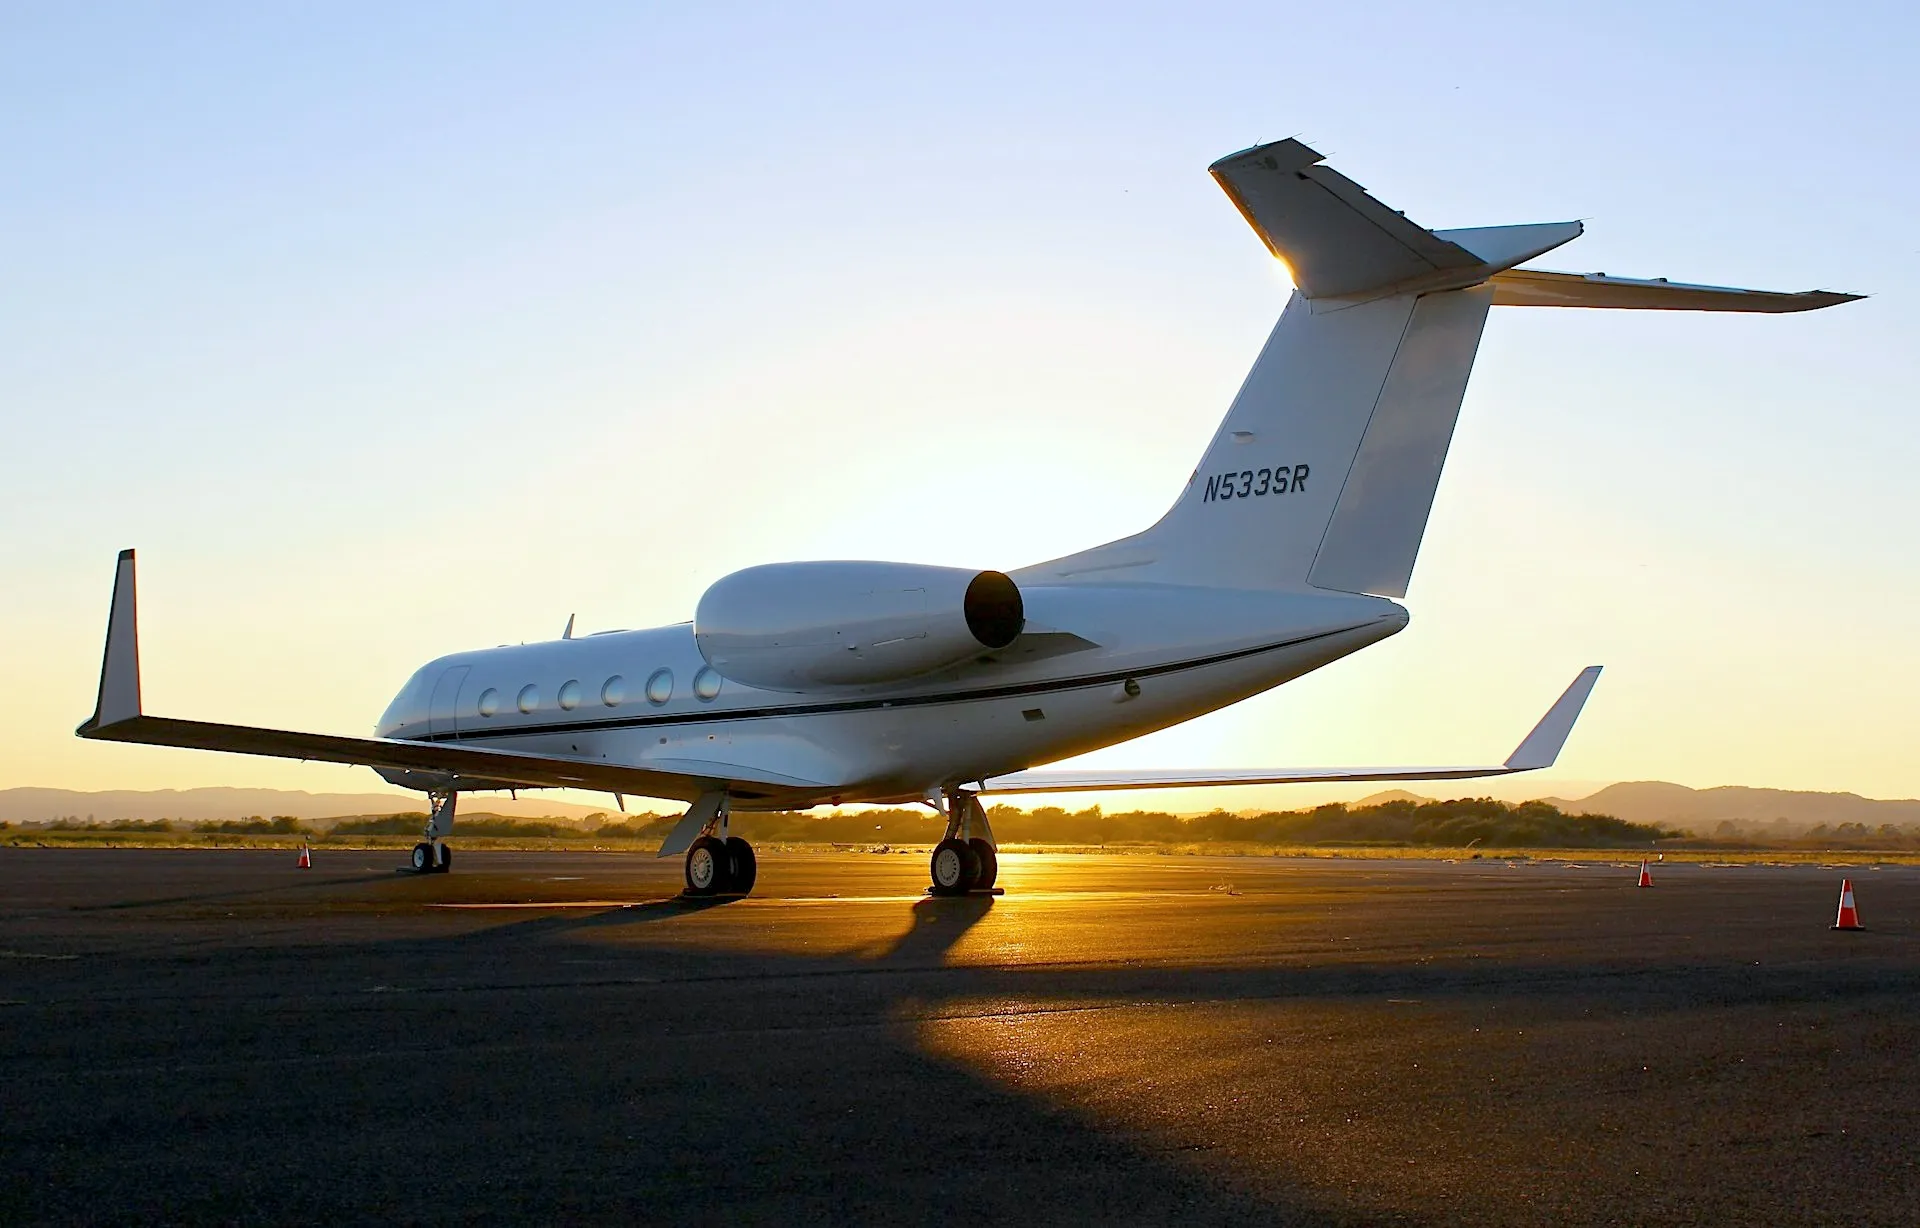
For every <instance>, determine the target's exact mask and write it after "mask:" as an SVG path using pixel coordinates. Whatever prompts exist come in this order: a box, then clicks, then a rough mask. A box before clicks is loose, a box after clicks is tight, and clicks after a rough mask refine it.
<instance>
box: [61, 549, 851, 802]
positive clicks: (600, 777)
mask: <svg viewBox="0 0 1920 1228" xmlns="http://www.w3.org/2000/svg"><path fill="white" fill-rule="evenodd" d="M74 732H75V733H76V734H78V735H79V736H80V737H83V738H91V739H94V740H97V741H102V742H137V743H141V744H144V745H148V746H179V747H186V748H189V749H193V750H218V751H228V752H231V753H234V754H241V755H265V756H269V757H272V758H277V759H305V760H314V761H318V762H322V763H346V764H352V765H354V766H358V767H370V768H375V769H377V770H381V771H384V772H396V773H404V774H405V775H404V776H403V777H402V779H401V780H395V781H394V783H396V784H400V783H403V782H404V783H405V784H406V785H407V786H408V787H411V788H419V789H459V790H485V789H514V788H518V789H589V790H593V791H595V792H602V793H633V794H638V795H640V796H643V797H663V798H676V799H679V800H682V801H694V800H696V799H698V798H699V797H701V796H702V795H704V794H709V793H713V792H715V791H716V790H724V789H725V788H726V787H727V786H728V785H729V784H754V785H769V786H774V787H779V788H800V789H817V788H820V787H822V786H821V785H820V784H819V783H818V782H816V781H810V780H800V779H797V778H793V777H787V776H782V775H780V774H778V773H773V772H766V771H761V770H757V769H746V768H741V767H738V766H736V765H732V764H722V763H691V762H690V763H684V764H677V765H676V767H680V768H684V769H685V770H662V769H660V768H639V767H630V766H627V765H623V764H615V763H608V762H605V761H603V760H589V759H566V758H561V757H558V756H552V755H530V754H524V753H522V752H519V751H509V750H494V749H491V748H487V747H478V746H449V745H446V744H444V743H439V742H413V741H407V740H405V739H400V738H353V737H343V736H340V735H338V734H326V733H300V732H296V731H293V730H288V729H262V728H258V727H255V726H250V725H221V724H214V723H212V722H208V721H186V720H176V719H174V718H171V717H162V716H148V715H147V714H146V713H145V712H143V711H142V710H141V701H140V629H139V619H138V613H137V598H136V595H135V584H134V557H133V551H131V550H122V551H121V552H120V560H119V564H118V567H117V569H116V570H115V573H114V581H113V607H112V610H111V612H110V613H109V614H108V616H107V645H106V654H105V659H104V660H103V662H102V664H101V669H100V692H99V697H98V699H97V701H96V703H95V705H94V711H93V715H92V716H91V717H90V718H88V720H87V722H86V723H85V724H83V725H81V726H80V727H79V728H78V729H76V730H74ZM390 779H391V778H390Z"/></svg>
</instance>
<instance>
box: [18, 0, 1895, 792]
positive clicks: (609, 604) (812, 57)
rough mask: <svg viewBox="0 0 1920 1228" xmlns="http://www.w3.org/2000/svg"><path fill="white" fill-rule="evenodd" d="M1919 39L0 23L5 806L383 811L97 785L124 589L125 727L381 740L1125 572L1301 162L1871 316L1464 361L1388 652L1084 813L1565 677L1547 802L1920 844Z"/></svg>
mask: <svg viewBox="0 0 1920 1228" xmlns="http://www.w3.org/2000/svg"><path fill="white" fill-rule="evenodd" d="M1916 45H1920V17H1916V15H1915V13H1914V11H1913V10H1911V9H1910V8H1909V7H1907V6H1899V5H1893V4H1886V5H1873V4H1857V5H1845V6H1809V5H1801V4H1793V5H1788V4H1753V3H1747V4H1739V5H1733V4H1726V5H1706V4H1701V5H1685V6H1681V5H1674V4H1617V5H1610V6H1607V9H1606V11H1605V12H1604V14H1603V13H1601V12H1600V11H1599V10H1596V9H1594V8H1593V6H1573V5H1567V6H1550V5H1536V4H1528V5H1486V4H1481V5H1475V4H1455V5H1433V4H1430V3H1428V4H1419V5H1410V4H1409V5H1401V4H1392V3H1376V4H1370V5H1365V6H1351V5H1344V6H1343V5H1328V4H1318V5H1312V6H1292V5H1286V4H1276V3H1265V4H1259V5H1238V4H1203V3H1202V4H1196V3H1181V4H1167V5H1132V4H1114V3H1102V4H1098V5H1095V4H1086V5H1045V4H1031V3H1023V4H1009V5H999V4H991V3H988V4H971V5H967V6H949V7H945V8H940V9H933V8H931V7H930V6H902V5H883V4H872V5H843V4H823V5H813V6H789V5H733V4H704V5H699V6H684V7H680V8H674V7H667V6H646V5H632V4H587V3H574V4H542V5H533V4H516V5H501V4H483V3H460V4H433V3H425V2H422V3H413V4H408V5H404V6H395V5H373V4H331V5H299V4H286V5H254V4H233V5H217V4H180V5H169V6H153V5H134V4H124V5H115V4H96V5H86V6H80V5H57V4H38V3H14V4H8V5H5V6H0V115H5V116H6V117H7V118H6V120H5V122H4V123H0V167H4V168H5V169H4V171H0V175H3V176H4V190H0V479H3V480H4V487H3V489H0V678H4V681H5V687H6V692H7V695H8V698H9V702H8V703H6V704H4V705H0V788H4V787H9V786H15V785H39V786H53V787H64V788H76V789H109V788H159V787H178V788H185V787H192V786H198V785H222V784H225V785H246V786H273V787H285V788H301V789H309V790H316V791H317V790H335V789H339V790H350V791H365V790H366V789H368V788H369V787H377V786H378V782H377V779H376V778H375V777H373V776H372V775H371V773H368V772H366V771H364V770H360V769H352V768H342V767H331V766H323V765H311V764H296V763H283V762H278V761H273V760H265V759H248V758H240V757H230V756H217V755H211V754H206V753H201V752H194V751H185V750H168V749H158V748H147V747H131V746H112V745H104V744H94V743H86V742H81V741H79V740H77V739H75V738H74V737H73V736H72V729H73V727H74V726H75V725H76V724H77V723H79V722H80V721H81V720H82V719H84V718H85V717H86V715H87V713H88V712H89V711H90V710H91V708H92V701H93V691H94V686H95V679H96V677H97V673H98V669H99V656H100V641H101V635H102V632H103V628H104V620H105V616H106V606H107V598H108V594H109V590H110V586H111V578H112V564H113V557H114V553H115V551H117V550H119V549H122V548H124V547H128V546H134V547H138V549H139V551H140V559H141V575H140V582H141V618H142V656H143V664H144V667H145V698H146V706H147V709H148V710H149V711H152V712H159V713H162V714H166V715H175V716H183V717H197V718H202V719H214V720H228V721H235V722H242V723H256V724H266V725H275V726H281V727H288V728H297V729H313V730H322V731H329V732H342V733H355V734H357V733H366V732H368V731H370V729H371V726H372V723H373V721H374V719H375V718H376V717H377V716H378V715H379V713H380V711H381V710H382V708H384V706H385V704H386V702H387V700H388V699H389V698H390V697H391V695H392V693H393V692H394V691H395V690H397V689H398V687H399V686H400V684H401V683H402V682H403V681H404V680H405V679H406V678H407V676H408V675H409V674H410V673H411V671H412V670H413V669H414V668H415V667H416V666H418V665H419V664H421V663H422V662H424V661H425V660H427V659H430V658H432V657H434V656H437V655H440V654H442V653H444V652H449V651H454V650H458V649H462V648H469V647H476V646H485V645H492V644H497V643H505V642H517V641H521V640H532V639H542V638H550V637H553V636H556V635H558V634H559V632H560V629H561V627H562V626H563V625H564V624H565V622H566V620H567V618H568V616H569V615H570V614H573V615H577V616H578V619H579V626H580V628H581V629H582V630H596V629H602V628H607V627H636V626H648V625H654V624H658V623H665V622H675V621H680V620H683V619H686V618H688V617H690V615H691V613H692V609H693V606H694V603H695V602H696V601H697V600H698V597H699V595H700V593H701V592H702V591H703V589H704V588H705V587H706V585H708V584H709V583H711V582H712V581H713V580H715V579H717V578H719V577H720V576H721V575H723V574H725V573H727V572H728V571H731V570H733V569H735V568H738V567H741V566H746V565H749V564H753V563H758V562H767V561H775V560H782V559H800V558H881V559H902V560H909V561H919V562H930V563H942V564H952V565H965V566H982V567H996V568H1001V569H1012V568H1014V567H1017V566H1020V565H1022V564H1025V563H1030V562H1034V561H1038V560H1041V559H1044V558H1048V557H1052V556H1055V555H1058V554H1063V553H1067V552H1070V551H1072V550H1075V549H1079V548H1082V547H1085V546H1087V545H1091V544H1093V543H1096V542H1099V541H1104V540H1107V539H1110V538H1113V537H1118V536H1121V535H1124V534H1126V533H1130V532H1133V531H1135V530H1137V529H1139V528H1141V527H1144V526H1145V525H1146V524H1147V523H1149V522H1150V521H1152V520H1153V519H1154V518H1155V517H1156V516H1157V515H1158V514H1159V513H1160V512H1161V511H1162V510H1163V509H1164V508H1165V507H1166V506H1167V505H1168V504H1169V503H1170V502H1171V501H1172V499H1173V498H1174V496H1175V495H1176V494H1178V492H1179V491H1180V489H1181V486H1182V484H1183V482H1184V481H1185V479H1186V477H1187V474H1188V473H1189V471H1190V470H1191V468H1192V466H1193V464H1194V462H1195V461H1196V460H1197V459H1198V457H1199V455H1200V453H1201V451H1202V450H1203V448H1204V446H1205V444H1206V441H1207V440H1208V438H1209V437H1210V436H1211V434H1212V432H1213V430H1214V428H1215V427H1216V425H1217V424H1218V421H1219V419H1220V417H1221V415H1222V414H1223V413H1224V412H1225V409H1226V406H1227V403H1228V401H1229V400H1230V399H1231V397H1232V396H1233V393H1234V391H1235V389H1236V388H1237V387H1238V385H1239V382H1240V380H1241V379H1242V377H1243V376H1244V375H1245V373H1246V370H1247V368H1248V366H1249V365H1250V363H1251V362H1252V360H1253V357H1254V355H1255V354H1256V352H1257V351H1258V349H1259V347H1260V344H1261V342H1262V340H1263V339H1264V337H1265V335H1266V333H1267V331H1268V330H1269V329H1270V328H1271V326H1272V323H1273V320H1274V318H1275V317H1276V316H1277V315H1278V313H1279V311H1280V309H1281V307H1282V305H1283V304H1284V301H1285V298H1286V295H1287V293H1288V286H1287V283H1286V280H1285V270H1284V267H1283V266H1280V265H1279V264H1277V263H1276V262H1275V261H1273V260H1272V259H1271V258H1270V257H1268V256H1267V255H1266V253H1265V251H1264V249H1263V248H1262V247H1261V245H1260V243H1259V242H1258V240H1257V239H1256V238H1255V237H1254V235H1253V234H1252V232H1251V231H1249V230H1248V228H1247V227H1246V225H1245V224H1244V222H1242V220H1241V219H1240V218H1239V216H1238V215H1237V214H1236V213H1235V211H1234V209H1233V207H1232V206H1231V205H1230V204H1229V202H1228V201H1227V200H1226V199H1225V197H1224V196H1223V195H1222V194H1221V193H1220V191H1219V189H1218V188H1217V187H1216V186H1215V185H1214V183H1213V182H1212V180H1211V179H1210V178H1209V176H1208V175H1207V174H1206V166H1207V164H1208V163H1209V162H1211V161H1212V160H1214V159H1215V158H1217V157H1219V156H1221V155H1223V154H1225V153H1228V152H1231V151H1234V150H1236V149H1240V148H1243V147H1245V146H1248V145H1252V144H1255V143H1257V142H1260V141H1264V140H1272V139H1277V138H1280V137H1285V136H1295V135H1297V136H1300V137H1302V138H1303V139H1305V140H1307V141H1309V142H1310V143H1312V144H1314V145H1315V147H1316V148H1318V149H1319V150H1321V151H1322V152H1323V153H1325V154H1326V155H1327V156H1328V161H1329V164H1330V165H1332V166H1334V167H1335V168H1337V169H1339V170H1340V171H1342V172H1343V173H1345V174H1347V175H1349V176H1351V177H1352V178H1354V179H1356V180H1358V181H1359V182H1360V183H1362V184H1364V185H1366V186H1367V188H1368V189H1369V190H1371V191H1372V192H1373V193H1374V194H1375V195H1377V196H1378V197H1380V198H1381V199H1382V200H1384V201H1386V202H1387V203H1388V204H1390V205H1391V206H1393V207H1394V208H1398V209H1403V210H1405V211H1406V212H1407V213H1408V214H1409V216H1411V217H1412V218H1414V219H1415V220H1416V221H1419V222H1421V223H1422V224H1424V225H1427V226H1430V227H1435V228H1445V227H1453V226H1475V225H1495V224H1502V223H1518V222H1537V221H1554V220H1562V219H1567V218H1580V219H1584V220H1585V221H1586V223H1587V235H1586V237H1584V238H1582V239H1580V240H1579V241H1577V242H1576V243H1574V244H1571V245H1569V246H1568V247H1566V248H1563V249H1561V250H1560V251H1556V252H1554V253H1552V254H1551V256H1550V257H1549V258H1547V259H1546V260H1545V261H1542V262H1541V263H1542V264H1543V265H1544V266H1545V267H1553V268H1568V269H1574V270H1576V271H1606V272H1610V273H1615V274H1621V275H1628V276H1648V277H1652V276H1666V277H1671V278H1674V279H1676V280H1690V281H1702V282H1711V283H1717V284H1728V285H1742V286H1752V287H1757V288H1765V289H1784V290H1799V289H1808V288H1814V287H1822V288H1831V289H1839V290H1848V291H1853V292H1857V293H1865V294H1869V295H1871V296H1873V297H1871V298H1869V299H1868V300H1866V301H1864V302H1861V303H1855V304H1851V305H1848V306H1844V307H1839V308H1835V309H1832V310H1829V311H1824V312H1819V313H1815V314H1811V315H1804V316H1785V317H1777V318H1776V317H1754V316H1696V315H1680V314H1669V313H1658V312H1618V313H1608V312H1583V311H1553V310H1525V309H1501V310H1497V311H1496V312H1495V314H1494V318H1493V319H1492V321H1491V323H1490V325H1489V327H1488V330H1487V334H1486V338H1485V340H1484V342H1483V344H1482V346H1481V350H1480V360H1479V363H1478V366H1477V367H1476V370H1475V373H1474V376H1473V381H1472V383H1471V385H1470V387H1469V389H1468V392H1467V397H1466V404H1465V407H1464V409H1463V412H1462V415H1461V422H1460V427H1459V430H1458V432H1457V434H1456V436H1455V439H1454V444H1453V449H1452V452H1451V454H1450V457H1449V461H1448V466H1447V471H1446V475H1445V477H1444V479H1443V481H1442V483H1441V487H1440V492H1439V496H1438V499H1437V500H1436V503H1435V506H1434V510H1433V515H1432V519H1431V521H1430V523H1429V526H1428V531H1427V536H1426V541H1425V545H1424V548H1423V550H1422V553H1421V558H1420V562H1419V565H1418V567H1417V569H1416V570H1415V572H1414V576H1413V583H1412V588H1411V591H1410V592H1409V594H1408V596H1407V598H1406V600H1405V604H1406V605H1407V606H1408V608H1409V609H1410V610H1411V611H1412V613H1413V621H1412V624H1411V626H1410V627H1409V629H1408V630H1407V631H1405V632H1403V633H1402V634H1400V635H1399V636H1397V637H1395V638H1394V639H1392V640H1389V641H1387V642H1385V643H1383V644H1381V645H1378V646H1375V647H1373V648H1371V649H1368V650H1367V651H1365V652H1363V653H1361V654H1359V655H1357V656H1355V657H1353V658H1349V659H1348V660H1346V661H1343V662H1340V663H1337V664H1335V665H1333V666H1331V667H1328V668H1327V669H1324V670H1322V671H1320V672H1319V673H1317V674H1315V675H1312V676H1309V677H1308V678H1305V679H1302V680H1300V681H1298V682H1295V683H1292V684H1289V685H1288V686H1286V687H1284V688H1282V689H1280V690H1278V691H1275V692H1271V693H1269V694H1267V695H1265V696H1262V697H1259V698H1256V699H1254V700H1250V701H1247V702H1245V703H1243V704H1240V705H1237V706H1235V707H1233V708H1230V709H1228V710H1225V711H1223V712H1220V713H1216V714H1214V715H1212V716H1209V717H1206V718H1203V719H1201V720H1198V721H1194V722H1192V723H1190V724H1188V725H1185V726H1182V727H1179V728H1177V729H1173V730H1169V731H1166V732H1163V733H1160V734H1156V735H1153V736H1151V737H1148V738H1144V739H1141V740H1139V741H1136V742H1133V743H1129V744H1127V745H1124V746H1120V747H1114V748H1110V749H1108V750H1106V751H1103V752H1100V753H1099V754H1098V755H1096V756H1093V757H1091V758H1090V759H1089V760H1088V761H1087V762H1089V763H1092V764H1098V765H1101V766H1110V767H1200V766H1280V765H1289V764H1342V763H1383V762H1384V763H1394V762H1437V763H1445V762H1453V761H1462V760H1465V761H1479V760H1486V759H1498V758H1501V757H1504V756H1505V754H1506V753H1507V752H1508V751H1509V750H1510V749H1511V748H1512V746H1513V745H1514V744H1515V743H1516V742H1517V741H1518V740H1519V738H1520V736H1521V735H1522V734H1523V733H1524V732H1525V731H1526V729H1527V728H1528V727H1529V726H1530V725H1531V724H1532V722H1533V721H1534V720H1535V719H1536V718H1537V717H1538V715H1539V713H1540V712H1541V711H1543V710H1544V709H1545V707H1546V705H1547V703H1548V702H1549V701H1550V700H1551V699H1552V698H1553V697H1554V696H1555V695H1557V694H1558V693H1559V691H1560V689H1561V688H1562V687H1563V686H1564V685H1565V684H1566V682H1567V680H1568V679H1570V678H1571V677H1572V676H1573V674H1574V673H1575V672H1576V671H1577V670H1578V669H1579V668H1580V667H1581V666H1584V665H1587V664H1590V663H1599V664H1604V665H1605V666H1606V667H1607V673H1606V675H1605V676H1604V677H1603V679H1602V681H1601V683H1600V686H1599V688H1598V690H1597V691H1596V692H1595V694H1594V696H1593V699H1592V701H1591V703H1590V704H1589V706H1588V709H1587V712H1586V715H1585V716H1584V718H1583V719H1582V721H1581V723H1580V725H1579V726H1578V728H1577V729H1576V730H1575V732H1574V735H1573V738H1572V740H1571V742H1570V743H1569V744H1568V747H1567V749H1566V752H1565V754H1564V755H1563V756H1562V758H1561V761H1560V763H1559V765H1558V766H1557V767H1556V768H1555V769H1553V772H1552V773H1551V776H1550V777H1549V778H1547V779H1546V780H1543V781H1539V782H1533V783H1534V784H1535V785H1537V788H1536V789H1535V790H1534V791H1548V792H1551V791H1553V790H1554V789H1555V788H1556V787H1557V786H1560V785H1565V784H1567V783H1568V782H1582V783H1584V784H1587V785H1591V784H1595V783H1599V782H1605V781H1612V780H1642V779H1664V780H1672V781H1677V782H1680V783H1684V784H1690V785H1694V786H1699V787H1705V786H1712V785H1720V784H1744V785H1756V786H1767V787H1776V788H1792V789H1819V790H1850V791H1854V792H1859V793H1863V794H1867V795H1869V796H1880V797H1912V796H1920V756H1916V755H1915V754H1913V753H1912V751H1913V744H1914V740H1915V734H1916V732H1920V731H1917V730H1916V717H1915V711H1916V708H1915V704H1914V700H1913V696H1914V695H1915V694H1916V693H1920V649H1917V648H1916V647H1915V645H1916V644H1920V579H1917V578H1916V568H1915V566H1914V564H1915V549H1914V545H1913V541H1914V534H1913V525H1914V523H1915V520H1916V514H1917V513H1920V495H1916V494H1915V490H1916V486H1915V483H1914V480H1913V475H1914V473H1915V472H1916V471H1920V431H1917V430H1916V426H1915V413H1914V409H1915V404H1914V402H1915V389H1916V387H1920V353H1917V349H1916V347H1915V345H1914V344H1913V340H1912V339H1913V338H1914V337H1915V336H1916V335H1920V310H1917V309H1916V306H1915V303H1916V297H1915V293H1914V289H1913V288H1914V287H1915V285H1916V283H1917V282H1920V237H1916V234H1915V231H1914V229H1913V223H1912V215H1913V212H1914V205H1915V203H1916V201H1920V139H1916V138H1917V136H1920V121H1917V120H1916V118H1915V117H1916V116H1917V115H1920V77H1917V76H1916V74H1914V73H1913V72H1912V67H1911V49H1912V48H1913V47H1914V46H1916ZM1317 798H1318V795H1311V794H1308V793H1305V792H1302V791H1298V790H1295V791H1288V790H1285V789H1268V790H1259V791H1229V792H1227V793H1223V794H1219V795H1215V794H1197V793H1196V794H1190V795H1189V794H1135V795H1130V796H1129V797H1127V798H1126V799H1124V801H1123V802H1122V804H1124V805H1126V806H1129V807H1131V806H1134V805H1139V804H1151V805H1153V806H1155V807H1157V808H1170V809H1200V808H1206V807H1208V806H1211V805H1213V804H1216V803H1221V802H1225V803H1227V804H1229V805H1236V806H1238V805H1273V806H1281V805H1292V804H1299V803H1300V802H1301V801H1302V800H1317ZM1064 800H1066V801H1068V803H1069V804H1078V803H1079V802H1081V801H1084V800H1086V799H1064ZM1113 800H1114V801H1121V800H1122V799H1117V798H1116V799H1113Z"/></svg>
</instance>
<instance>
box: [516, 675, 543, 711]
mask: <svg viewBox="0 0 1920 1228" xmlns="http://www.w3.org/2000/svg"><path fill="white" fill-rule="evenodd" d="M516 702H517V703H518V704H519V705H520V711H522V712H532V711H533V710H534V709H535V708H538V707H539V706H540V688H539V687H537V686H535V685H533V684H532V683H531V682H529V683H528V684H527V685H525V686H523V687H521V688H520V698H519V699H518V700H517V701H516Z"/></svg>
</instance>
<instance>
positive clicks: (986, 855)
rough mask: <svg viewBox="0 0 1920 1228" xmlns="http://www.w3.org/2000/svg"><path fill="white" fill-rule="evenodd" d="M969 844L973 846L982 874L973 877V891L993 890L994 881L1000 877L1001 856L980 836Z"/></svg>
mask: <svg viewBox="0 0 1920 1228" xmlns="http://www.w3.org/2000/svg"><path fill="white" fill-rule="evenodd" d="M967 843H968V844H969V845H970V846H972V848H973V856H974V859H975V860H976V861H977V862H978V863H979V866H980V872H979V873H978V874H975V875H974V876H973V890H975V891H988V890H991V889H992V887H993V883H994V880H995V879H997V878H999V877H1000V855H999V854H998V853H996V852H994V849H993V846H992V845H991V844H988V843H987V842H986V841H985V840H982V839H981V838H980V837H978V836H975V837H974V838H973V839H971V840H969V841H967Z"/></svg>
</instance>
